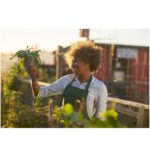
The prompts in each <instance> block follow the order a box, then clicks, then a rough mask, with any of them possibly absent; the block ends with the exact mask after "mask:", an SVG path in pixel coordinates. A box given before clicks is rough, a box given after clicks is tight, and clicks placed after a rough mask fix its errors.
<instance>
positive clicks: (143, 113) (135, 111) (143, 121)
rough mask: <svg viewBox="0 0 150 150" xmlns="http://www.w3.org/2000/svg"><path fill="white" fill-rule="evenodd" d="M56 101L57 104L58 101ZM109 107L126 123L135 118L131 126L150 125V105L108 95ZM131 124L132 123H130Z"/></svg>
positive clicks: (55, 95) (57, 94)
mask: <svg viewBox="0 0 150 150" xmlns="http://www.w3.org/2000/svg"><path fill="white" fill-rule="evenodd" d="M24 81H25V82H29V80H28V81H27V80H24ZM39 84H40V86H46V85H48V83H44V82H39ZM58 96H61V93H53V94H51V95H50V96H49V97H51V98H52V99H55V100H56V101H57V98H56V97H58ZM56 101H55V104H57V103H58V102H56ZM108 108H114V109H115V110H116V111H117V112H118V114H119V116H120V120H122V117H123V116H125V117H126V119H124V121H123V122H124V123H125V124H127V126H128V123H129V120H128V118H130V120H132V119H133V120H135V125H134V126H131V127H138V128H141V127H142V128H143V127H146V128H147V127H149V105H146V104H141V103H137V102H133V101H131V100H130V101H129V100H123V99H119V98H114V97H108ZM129 126H130V125H129Z"/></svg>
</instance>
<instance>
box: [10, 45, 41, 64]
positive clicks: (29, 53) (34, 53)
mask: <svg viewBox="0 0 150 150" xmlns="http://www.w3.org/2000/svg"><path fill="white" fill-rule="evenodd" d="M39 52H40V50H33V49H32V48H29V47H28V46H27V48H26V49H25V50H19V51H17V52H16V53H15V55H13V57H12V58H10V59H13V58H14V57H18V59H20V60H29V61H30V62H31V64H32V65H35V66H39V65H40V64H41V59H40V55H39Z"/></svg>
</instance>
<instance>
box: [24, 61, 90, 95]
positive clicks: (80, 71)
mask: <svg viewBox="0 0 150 150" xmlns="http://www.w3.org/2000/svg"><path fill="white" fill-rule="evenodd" d="M24 65H25V68H28V69H26V70H27V72H28V74H29V75H30V76H31V77H34V78H36V77H37V72H38V70H37V69H36V68H35V67H34V66H31V65H30V64H29V63H26V62H25V63H24ZM72 69H73V73H74V74H75V75H76V76H77V78H78V80H79V81H80V83H81V84H82V83H84V82H87V81H88V80H89V78H90V76H91V75H92V72H91V71H90V67H89V64H87V63H84V62H83V61H82V60H80V59H73V61H72ZM32 88H33V92H34V95H35V96H37V95H38V93H39V91H40V85H39V84H38V82H37V81H36V80H35V81H34V80H32Z"/></svg>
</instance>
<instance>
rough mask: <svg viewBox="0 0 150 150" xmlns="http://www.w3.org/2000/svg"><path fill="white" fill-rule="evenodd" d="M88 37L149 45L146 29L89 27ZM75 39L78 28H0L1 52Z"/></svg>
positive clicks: (52, 47) (53, 46) (50, 46)
mask: <svg viewBox="0 0 150 150" xmlns="http://www.w3.org/2000/svg"><path fill="white" fill-rule="evenodd" d="M90 39H93V40H95V41H97V42H105V43H119V44H129V45H142V46H148V45H149V30H147V29H91V30H90ZM77 40H85V38H81V37H79V29H0V49H1V52H7V53H9V52H15V51H17V50H20V49H24V48H26V46H27V45H28V46H35V45H37V46H38V48H40V49H43V50H47V51H53V50H56V49H57V47H58V45H61V46H67V45H70V44H72V43H73V42H75V41H77Z"/></svg>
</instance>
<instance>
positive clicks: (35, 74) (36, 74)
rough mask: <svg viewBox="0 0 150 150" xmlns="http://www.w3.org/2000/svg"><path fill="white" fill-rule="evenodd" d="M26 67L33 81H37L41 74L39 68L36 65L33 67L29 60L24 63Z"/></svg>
mask: <svg viewBox="0 0 150 150" xmlns="http://www.w3.org/2000/svg"><path fill="white" fill-rule="evenodd" d="M24 67H25V69H26V71H27V73H28V74H29V76H30V77H31V79H32V80H34V81H35V80H36V78H38V77H39V72H38V70H37V68H36V67H35V66H34V65H31V63H30V61H29V60H25V61H24Z"/></svg>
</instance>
